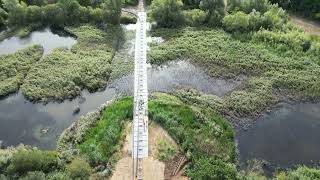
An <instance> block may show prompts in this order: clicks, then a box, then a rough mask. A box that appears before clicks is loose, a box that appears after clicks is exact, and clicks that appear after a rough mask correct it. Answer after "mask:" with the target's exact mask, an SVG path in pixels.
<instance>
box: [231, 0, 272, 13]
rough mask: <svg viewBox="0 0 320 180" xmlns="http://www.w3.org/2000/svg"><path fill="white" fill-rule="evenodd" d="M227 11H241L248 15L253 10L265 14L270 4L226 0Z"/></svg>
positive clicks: (262, 0)
mask: <svg viewBox="0 0 320 180" xmlns="http://www.w3.org/2000/svg"><path fill="white" fill-rule="evenodd" d="M227 2H228V11H229V12H233V11H243V12H245V13H247V14H248V13H250V12H252V11H253V10H254V11H259V12H261V13H265V12H266V11H268V10H269V9H270V6H271V4H270V3H269V1H268V0H228V1H227Z"/></svg>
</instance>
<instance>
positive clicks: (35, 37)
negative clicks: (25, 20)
mask: <svg viewBox="0 0 320 180" xmlns="http://www.w3.org/2000/svg"><path fill="white" fill-rule="evenodd" d="M76 43H77V40H76V39H75V38H73V37H70V36H68V35H67V34H65V33H61V32H60V31H57V30H52V29H50V28H46V29H43V30H40V31H35V32H32V33H31V34H30V35H29V36H28V37H26V38H19V37H16V36H13V37H11V38H7V39H5V40H3V41H1V42H0V55H1V54H10V53H14V52H16V51H18V50H21V49H24V48H26V47H28V46H30V45H31V44H40V45H41V46H42V47H43V48H44V54H48V53H50V52H51V51H52V50H53V49H55V48H58V47H64V48H68V49H70V48H71V47H72V46H73V45H74V44H76Z"/></svg>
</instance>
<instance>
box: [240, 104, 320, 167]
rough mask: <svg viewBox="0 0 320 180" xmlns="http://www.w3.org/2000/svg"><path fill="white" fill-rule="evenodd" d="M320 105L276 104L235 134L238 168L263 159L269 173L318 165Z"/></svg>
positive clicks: (319, 157)
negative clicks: (249, 125)
mask: <svg viewBox="0 0 320 180" xmlns="http://www.w3.org/2000/svg"><path fill="white" fill-rule="evenodd" d="M319 137H320V103H295V104H289V103H280V104H278V105H277V106H276V107H275V108H273V109H272V111H270V112H266V113H263V114H262V116H261V117H259V118H258V119H257V120H256V122H255V123H254V124H253V125H252V126H251V127H250V128H249V129H247V130H244V129H240V130H238V132H237V142H238V150H239V160H240V164H242V165H243V164H245V163H246V162H247V161H248V160H252V159H263V160H265V161H266V162H267V163H266V168H267V169H269V172H272V171H274V170H275V168H283V169H286V168H292V167H294V166H296V165H299V164H304V165H310V166H318V165H320V154H319V150H320V141H319Z"/></svg>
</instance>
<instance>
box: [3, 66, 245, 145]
mask: <svg viewBox="0 0 320 180" xmlns="http://www.w3.org/2000/svg"><path fill="white" fill-rule="evenodd" d="M148 78H149V79H148V86H149V91H150V92H154V91H163V92H172V91H174V90H177V89H181V88H195V89H198V90H202V91H206V92H208V93H212V94H217V95H223V94H225V93H227V92H228V91H231V90H232V89H233V88H235V87H237V85H238V84H240V81H226V80H219V79H213V78H210V77H209V76H207V75H206V74H205V73H204V72H203V71H202V70H201V68H199V67H197V66H194V65H192V64H191V63H189V62H188V61H175V62H171V63H169V64H168V65H166V66H162V67H154V68H149V71H148ZM132 94H133V75H132V74H130V75H127V76H124V77H122V78H119V79H117V80H115V81H114V82H112V83H111V84H109V85H108V86H107V88H106V89H105V90H104V91H102V92H96V93H89V92H87V91H83V92H82V95H81V97H79V98H76V99H74V100H72V101H69V100H66V101H64V102H62V103H49V104H47V105H43V104H40V103H35V104H34V103H31V102H28V101H27V100H25V98H24V96H23V95H22V93H20V92H19V93H17V94H14V95H11V96H9V97H7V98H5V99H3V100H1V101H0V140H2V141H3V145H4V146H11V145H18V144H20V143H24V144H28V145H33V146H37V147H40V148H42V149H53V148H54V147H55V145H56V140H57V138H58V137H59V135H60V134H61V132H62V131H63V130H64V129H66V128H67V127H68V126H70V125H71V124H72V123H73V122H74V121H76V120H78V119H79V117H80V116H81V115H84V114H86V113H88V112H90V111H94V110H96V109H97V108H98V107H99V106H100V105H101V104H103V103H105V102H107V101H109V100H111V99H114V98H116V97H118V96H120V95H132ZM75 107H80V112H79V114H74V113H73V110H74V109H75ZM43 129H46V130H48V132H47V133H46V134H43V133H41V130H43Z"/></svg>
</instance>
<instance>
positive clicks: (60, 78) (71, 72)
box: [21, 25, 121, 102]
mask: <svg viewBox="0 0 320 180" xmlns="http://www.w3.org/2000/svg"><path fill="white" fill-rule="evenodd" d="M119 28H120V27H118V26H111V25H110V26H108V31H106V32H105V31H103V30H101V29H99V28H96V27H94V26H90V25H83V26H79V27H77V28H68V30H69V31H70V32H72V33H73V34H75V35H76V36H77V37H78V43H77V44H76V45H74V46H73V47H72V50H71V51H68V50H66V49H56V50H54V51H53V52H52V53H51V54H49V55H47V56H45V57H44V59H43V60H42V61H41V62H40V63H37V64H36V65H35V66H34V67H33V68H32V69H31V70H30V71H29V73H28V76H27V77H26V79H25V81H24V84H23V85H22V87H21V88H22V92H23V94H24V95H25V96H26V97H27V98H28V99H30V100H33V101H44V102H47V101H48V100H58V101H59V100H63V99H66V98H73V97H76V96H78V95H79V94H80V92H81V89H88V90H89V91H91V92H93V91H97V90H99V89H102V88H104V87H105V86H106V84H107V82H108V80H109V77H110V73H111V71H112V69H111V65H110V63H111V60H112V57H113V55H114V53H115V49H116V48H117V45H118V41H119V38H121V37H120V36H121V34H120V33H121V29H119Z"/></svg>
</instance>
